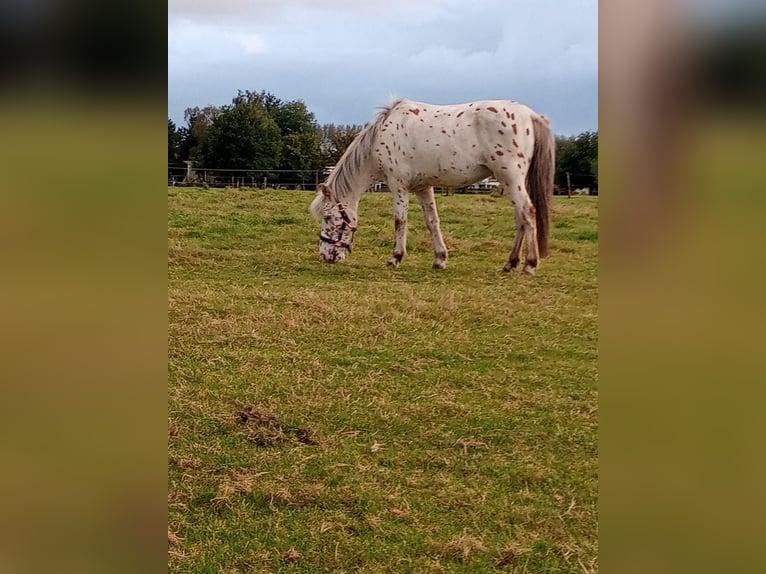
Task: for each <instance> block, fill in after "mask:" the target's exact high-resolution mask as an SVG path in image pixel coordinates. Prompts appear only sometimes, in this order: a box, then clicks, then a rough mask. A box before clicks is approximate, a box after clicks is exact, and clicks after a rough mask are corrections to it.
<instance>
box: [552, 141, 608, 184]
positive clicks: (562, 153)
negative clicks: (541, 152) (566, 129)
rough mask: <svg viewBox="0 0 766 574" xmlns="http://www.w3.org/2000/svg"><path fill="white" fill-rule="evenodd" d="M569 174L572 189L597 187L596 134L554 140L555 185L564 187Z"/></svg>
mask: <svg viewBox="0 0 766 574" xmlns="http://www.w3.org/2000/svg"><path fill="white" fill-rule="evenodd" d="M567 172H569V174H570V179H571V182H572V187H593V186H594V185H596V186H597V185H598V132H584V133H581V134H579V135H577V136H574V137H564V136H559V137H557V138H556V183H557V184H558V185H559V186H560V187H566V184H567V177H566V174H567Z"/></svg>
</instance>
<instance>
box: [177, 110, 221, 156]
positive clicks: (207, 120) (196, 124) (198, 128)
mask: <svg viewBox="0 0 766 574" xmlns="http://www.w3.org/2000/svg"><path fill="white" fill-rule="evenodd" d="M220 113H221V108H219V107H216V106H205V107H204V108H198V107H193V108H188V109H187V110H186V111H185V112H184V119H185V120H186V126H185V127H184V128H183V129H182V131H181V133H182V138H181V139H182V141H181V150H180V155H181V158H180V159H182V160H191V161H193V162H195V164H198V165H200V166H201V165H202V146H203V144H204V143H205V139H206V138H207V132H208V129H209V128H210V125H211V124H212V123H213V120H215V118H216V117H217V116H218V115H219V114H220Z"/></svg>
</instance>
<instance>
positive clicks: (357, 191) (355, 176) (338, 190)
mask: <svg viewBox="0 0 766 574" xmlns="http://www.w3.org/2000/svg"><path fill="white" fill-rule="evenodd" d="M376 171H377V170H376V169H375V162H374V161H373V158H372V155H371V154H367V155H366V156H363V157H362V158H361V159H359V160H357V161H352V160H351V159H349V158H344V161H342V162H340V163H338V165H336V166H335V169H334V170H333V173H332V175H331V176H330V178H329V179H328V185H329V186H330V188H332V189H333V190H334V192H335V197H336V199H337V201H339V202H341V203H345V204H347V205H350V206H352V207H353V208H354V210H356V209H357V206H358V205H359V200H360V199H361V198H362V194H363V193H364V192H365V190H367V188H369V187H370V185H372V183H373V182H374V181H375V178H376V175H377V173H376Z"/></svg>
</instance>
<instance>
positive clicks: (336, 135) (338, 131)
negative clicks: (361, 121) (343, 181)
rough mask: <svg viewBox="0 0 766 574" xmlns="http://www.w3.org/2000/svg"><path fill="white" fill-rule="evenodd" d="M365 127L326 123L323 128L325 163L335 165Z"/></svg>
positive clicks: (323, 160) (322, 146)
mask: <svg viewBox="0 0 766 574" xmlns="http://www.w3.org/2000/svg"><path fill="white" fill-rule="evenodd" d="M363 129H364V126H360V125H337V126H336V125H335V124H326V125H323V126H322V129H321V134H322V135H321V139H322V144H321V156H322V163H323V165H326V166H327V165H335V164H336V163H338V160H339V159H340V156H342V155H343V152H344V151H346V148H347V147H348V146H349V145H350V144H351V142H352V141H354V138H355V137H356V136H357V135H358V134H359V132H361V131H362V130H363Z"/></svg>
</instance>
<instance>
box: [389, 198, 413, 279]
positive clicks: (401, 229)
mask: <svg viewBox="0 0 766 574" xmlns="http://www.w3.org/2000/svg"><path fill="white" fill-rule="evenodd" d="M391 195H392V196H393V198H394V254H393V256H392V257H391V259H389V260H388V265H389V266H390V267H399V264H400V263H401V262H402V259H404V256H405V255H406V254H407V211H408V209H409V205H410V194H409V192H408V191H407V190H406V189H402V188H399V187H395V188H392V189H391Z"/></svg>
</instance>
